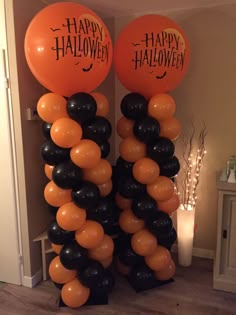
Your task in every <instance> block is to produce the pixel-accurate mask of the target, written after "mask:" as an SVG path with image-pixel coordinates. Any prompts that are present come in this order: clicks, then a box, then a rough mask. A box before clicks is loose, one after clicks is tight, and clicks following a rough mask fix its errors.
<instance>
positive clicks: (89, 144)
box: [70, 139, 101, 168]
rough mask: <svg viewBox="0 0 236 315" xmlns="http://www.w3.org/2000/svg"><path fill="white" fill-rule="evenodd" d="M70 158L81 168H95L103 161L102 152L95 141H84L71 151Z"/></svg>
mask: <svg viewBox="0 0 236 315" xmlns="http://www.w3.org/2000/svg"><path fill="white" fill-rule="evenodd" d="M70 157H71V160H72V162H74V163H75V164H76V165H77V166H79V167H81V168H93V167H95V166H96V165H97V164H98V163H99V161H100V159H101V150H100V148H99V146H98V145H97V144H96V143H95V142H94V141H92V140H89V139H84V140H81V141H80V142H79V144H78V145H76V146H75V147H73V148H72V149H71V151H70Z"/></svg>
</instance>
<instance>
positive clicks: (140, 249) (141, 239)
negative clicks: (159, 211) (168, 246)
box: [131, 229, 157, 256]
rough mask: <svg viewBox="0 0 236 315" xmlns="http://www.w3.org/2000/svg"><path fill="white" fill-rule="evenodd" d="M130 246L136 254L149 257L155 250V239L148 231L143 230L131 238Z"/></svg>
mask: <svg viewBox="0 0 236 315" xmlns="http://www.w3.org/2000/svg"><path fill="white" fill-rule="evenodd" d="M131 246H132V248H133V250H134V252H135V253H136V254H138V255H140V256H149V255H151V254H152V253H153V252H154V251H155V250H156V248H157V239H156V237H155V236H154V235H153V234H152V233H150V232H149V231H148V230H146V229H143V230H140V231H138V232H137V233H135V234H134V235H133V236H132V238H131Z"/></svg>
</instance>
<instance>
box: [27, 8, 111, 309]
mask: <svg viewBox="0 0 236 315" xmlns="http://www.w3.org/2000/svg"><path fill="white" fill-rule="evenodd" d="M25 55H26V60H27V62H28V65H29V68H30V70H31V71H32V73H33V75H34V76H35V78H36V79H37V80H38V81H39V82H40V83H41V84H42V85H43V86H44V87H46V88H47V89H48V90H49V91H50V92H48V93H46V94H44V95H42V96H41V97H40V99H39V100H38V103H37V111H38V114H39V116H40V117H41V119H42V120H43V125H42V130H43V134H44V136H45V142H44V143H43V145H42V146H41V157H42V159H43V161H44V162H45V175H46V176H47V178H48V179H49V182H48V184H47V185H46V187H45V189H44V197H45V200H46V202H47V204H48V205H49V207H50V210H51V212H52V214H53V215H54V217H55V220H54V221H53V222H52V223H51V224H50V226H49V228H48V238H49V240H50V241H51V243H52V248H53V250H54V252H55V253H56V254H57V256H56V257H55V258H54V259H53V260H52V261H51V263H50V266H49V274H50V277H51V279H52V281H53V282H54V283H55V285H56V286H57V287H58V288H60V289H61V299H62V302H63V303H64V304H65V305H67V306H69V307H73V308H77V307H80V306H82V305H83V304H85V303H90V304H99V303H107V300H108V294H109V293H110V292H111V290H112V288H113V285H114V279H113V275H112V273H111V272H110V271H109V270H108V269H107V268H108V267H109V265H110V264H111V262H112V258H113V251H114V243H113V240H112V238H111V236H110V235H109V233H110V232H109V224H108V223H109V222H110V221H111V219H109V220H110V221H109V222H108V221H107V220H108V218H110V217H112V216H113V211H114V206H113V204H112V201H111V197H110V192H111V190H112V182H111V176H112V167H111V165H110V163H109V162H108V161H107V160H106V157H107V156H108V154H109V151H110V146H109V142H108V140H109V138H110V136H111V132H112V128H111V124H110V122H109V121H108V119H107V118H106V116H107V114H108V110H109V104H108V100H107V98H106V97H105V96H104V95H103V94H101V93H97V92H92V91H93V89H95V88H97V86H98V85H99V84H100V83H101V82H102V81H103V80H104V79H105V77H106V75H107V73H108V71H109V68H110V65H111V58H112V44H111V39H110V35H109V33H108V30H107V28H106V26H105V25H104V23H103V22H102V20H101V19H100V18H99V17H97V16H96V15H95V13H94V12H92V11H91V10H89V9H87V8H86V7H84V6H81V5H79V4H75V3H68V2H61V3H57V4H54V5H50V6H47V7H46V8H44V9H43V10H42V11H40V12H39V13H38V14H37V15H36V16H35V17H34V18H33V20H32V21H31V23H30V25H29V27H28V29H27V32H26V36H25ZM107 222H108V223H107Z"/></svg>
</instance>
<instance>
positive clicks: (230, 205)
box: [213, 182, 236, 293]
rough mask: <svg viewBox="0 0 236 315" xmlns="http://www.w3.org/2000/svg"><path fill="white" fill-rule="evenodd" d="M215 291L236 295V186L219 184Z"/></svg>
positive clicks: (224, 183)
mask: <svg viewBox="0 0 236 315" xmlns="http://www.w3.org/2000/svg"><path fill="white" fill-rule="evenodd" d="M217 189H218V217H217V221H218V222H217V247H216V258H215V263H214V281H213V287H214V289H219V290H223V291H228V292H235V293H236V184H229V183H226V182H218V183H217Z"/></svg>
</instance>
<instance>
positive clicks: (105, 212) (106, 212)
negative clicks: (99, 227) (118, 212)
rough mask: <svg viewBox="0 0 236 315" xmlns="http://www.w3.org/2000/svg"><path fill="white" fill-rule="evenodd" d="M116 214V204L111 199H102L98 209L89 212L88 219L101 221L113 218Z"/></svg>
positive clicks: (91, 209) (94, 208)
mask: <svg viewBox="0 0 236 315" xmlns="http://www.w3.org/2000/svg"><path fill="white" fill-rule="evenodd" d="M113 212H114V203H113V201H112V199H111V198H109V197H101V198H100V199H99V202H98V204H97V206H96V207H93V208H90V209H88V210H87V218H88V219H90V220H96V221H99V222H100V220H102V219H106V218H108V217H111V216H112V214H113Z"/></svg>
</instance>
